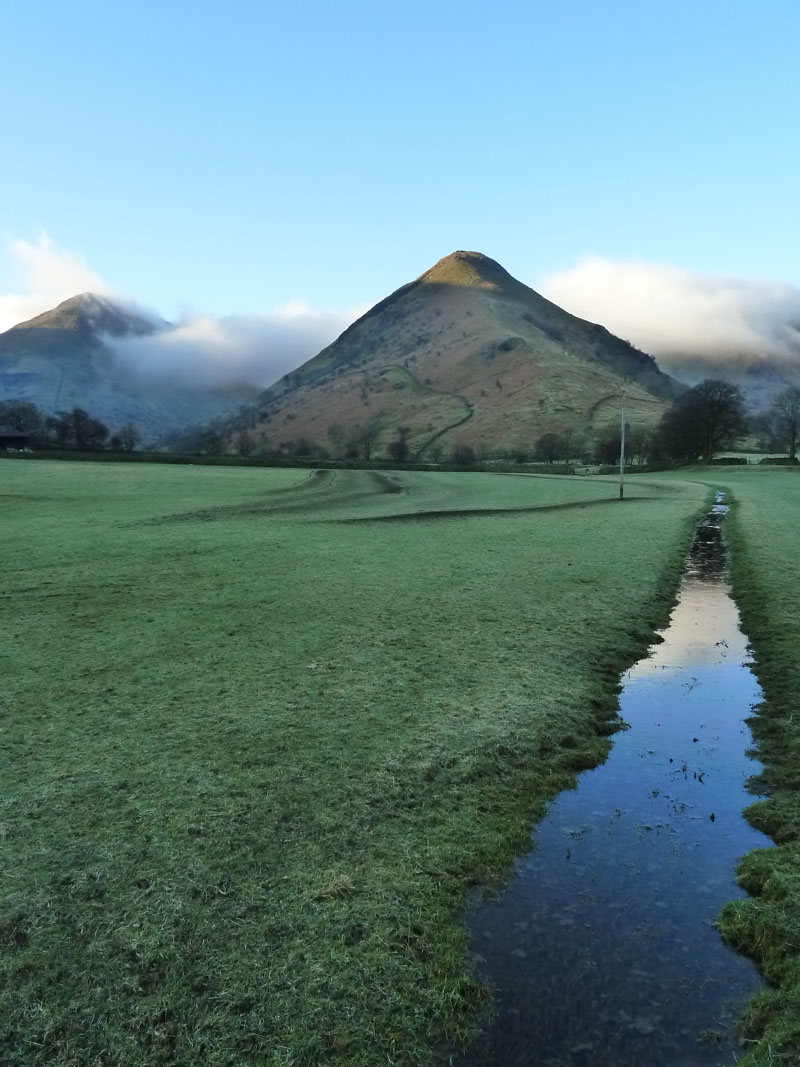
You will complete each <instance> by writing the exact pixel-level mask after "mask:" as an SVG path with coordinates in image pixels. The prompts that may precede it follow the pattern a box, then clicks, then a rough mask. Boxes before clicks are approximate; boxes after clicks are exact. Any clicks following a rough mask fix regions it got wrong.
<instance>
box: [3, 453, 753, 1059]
mask: <svg viewBox="0 0 800 1067" xmlns="http://www.w3.org/2000/svg"><path fill="white" fill-rule="evenodd" d="M729 473H730V472H728V471H726V472H725V478H726V479H729ZM626 491H627V499H626V501H625V502H624V504H619V503H618V502H617V501H616V500H615V497H616V487H615V485H614V482H613V479H612V480H608V481H606V480H604V479H600V478H593V479H583V478H576V477H565V478H548V477H539V478H536V477H524V476H503V475H484V474H456V473H454V474H444V473H443V474H426V473H411V472H409V473H400V472H396V471H395V472H391V473H387V474H382V473H380V472H370V471H338V472H319V473H314V472H307V471H298V470H271V469H248V468H213V467H178V466H160V465H158V466H155V465H154V466H150V465H137V464H120V465H117V464H88V463H87V464H78V463H75V464H73V463H66V462H64V463H57V462H47V461H41V462H36V463H31V462H27V463H26V462H10V461H8V462H5V463H2V464H0V499H1V500H2V509H3V510H2V515H3V532H4V538H3V546H4V552H3V554H4V564H5V566H4V571H3V573H4V587H3V591H2V592H3V605H4V609H5V620H6V627H5V640H4V642H3V644H2V646H1V647H2V657H3V665H2V666H3V691H2V695H1V696H0V700H1V701H2V721H1V722H0V726H1V727H2V735H0V736H2V752H3V763H4V772H3V786H2V810H0V847H1V848H2V910H0V966H1V967H2V972H3V979H2V987H1V988H2V992H1V993H0V997H2V1012H0V1060H2V1061H3V1062H4V1063H8V1064H10V1065H22V1064H25V1065H33V1064H37V1065H41V1064H48V1065H55V1064H58V1065H68V1064H69V1065H85V1064H93V1065H105V1064H108V1065H111V1064H114V1065H119V1067H134V1065H137V1067H144V1065H145V1064H146V1065H152V1064H183V1065H189V1064H192V1065H194V1064H197V1065H200V1064H203V1065H222V1064H226V1065H234V1064H254V1063H259V1064H284V1065H290V1064H294V1065H297V1067H301V1065H302V1067H306V1065H308V1067H310V1065H317V1064H324V1065H326V1067H328V1065H345V1064H347V1065H354V1067H357V1065H377V1064H387V1063H396V1064H410V1065H411V1064H426V1063H430V1062H431V1061H432V1057H433V1050H434V1049H435V1047H436V1045H437V1043H439V1042H442V1041H445V1040H460V1039H463V1038H465V1037H466V1036H468V1034H469V1032H470V1027H471V1026H472V1025H474V1021H475V1018H476V1010H477V1009H478V1008H479V1006H480V1005H481V1004H482V1003H484V1001H485V993H484V991H482V990H480V989H479V988H478V987H477V986H476V985H475V983H474V982H473V981H472V980H471V979H470V977H469V975H468V973H467V971H466V947H467V946H466V935H465V933H464V931H463V929H462V928H461V926H460V924H459V919H460V916H461V914H462V909H463V905H464V900H465V894H466V892H467V890H468V888H469V887H470V886H471V885H474V884H475V883H476V882H478V881H481V880H491V879H493V878H499V877H501V876H502V875H503V873H504V872H506V871H507V870H508V865H509V863H510V862H511V860H512V859H513V856H514V855H515V853H517V852H519V851H520V850H521V849H523V848H524V847H525V844H526V842H527V840H528V833H529V828H530V823H531V820H532V819H534V818H535V817H536V816H537V815H539V814H541V812H542V810H543V805H544V803H545V801H546V799H547V798H548V797H550V796H552V795H554V793H555V792H557V791H559V790H561V789H563V788H566V787H568V786H569V785H570V784H571V783H572V782H573V781H574V772H575V771H576V770H579V769H581V768H582V767H585V766H588V765H592V764H593V763H594V762H595V761H597V760H598V759H599V758H602V756H603V754H604V753H605V751H606V750H607V740H606V733H607V731H608V729H609V725H610V722H611V721H612V720H613V716H614V712H615V707H616V693H617V691H618V690H617V685H618V681H617V680H618V677H619V675H620V672H621V671H622V670H623V669H624V667H625V666H627V665H629V664H630V663H631V662H633V661H634V660H635V659H636V658H637V657H638V656H639V655H641V653H642V651H643V650H644V648H645V646H646V644H647V642H648V638H649V635H650V633H651V630H652V628H653V627H654V626H655V625H659V624H663V623H664V622H665V620H666V616H667V613H668V610H669V607H670V604H671V601H672V597H673V594H674V592H675V588H676V584H677V578H678V574H679V572H680V569H681V566H682V561H683V556H684V553H685V551H686V549H687V547H688V543H689V541H690V539H691V531H692V526H693V522H694V519H695V518H696V517H697V515H698V514H699V512H700V511H701V509H702V508H703V506H704V503H705V501H706V499H707V497H708V486H707V485H704V484H702V483H701V482H692V481H681V480H679V479H677V478H675V477H672V478H671V479H656V478H649V477H646V476H642V477H640V478H637V479H630V484H629V485H628V486H627V490H626ZM737 493H738V489H737ZM743 501H744V494H743ZM746 514H747V512H746V507H745V503H744V502H743V503H742V506H741V508H740V518H739V519H738V520H737V521H741V523H742V524H743V526H742V528H743V529H744V523H745V516H746ZM754 566H755V565H754Z"/></svg>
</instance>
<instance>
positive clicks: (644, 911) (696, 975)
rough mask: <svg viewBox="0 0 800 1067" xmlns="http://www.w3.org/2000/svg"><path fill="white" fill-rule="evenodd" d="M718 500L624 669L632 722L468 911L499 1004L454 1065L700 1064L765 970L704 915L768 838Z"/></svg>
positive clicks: (482, 970)
mask: <svg viewBox="0 0 800 1067" xmlns="http://www.w3.org/2000/svg"><path fill="white" fill-rule="evenodd" d="M725 510H726V509H725V507H724V505H722V504H720V503H718V505H717V507H716V508H715V509H714V510H713V511H712V513H711V514H710V515H709V516H708V517H707V518H706V520H704V522H703V523H702V524H701V525H700V527H698V531H697V536H696V538H695V543H694V545H693V548H692V553H691V556H690V560H689V562H688V565H687V571H686V575H685V577H684V581H683V586H682V591H681V596H680V602H679V604H678V606H677V607H676V609H675V611H674V613H673V616H672V619H671V622H670V626H669V628H668V629H667V630H666V631H664V633H663V635H662V636H663V638H664V641H663V643H660V644H658V645H657V646H655V647H654V648H653V649H652V650H651V655H650V656H649V657H648V659H646V660H643V661H642V662H641V663H639V664H637V665H636V666H635V667H634V668H633V669H632V670H631V671H630V672H629V673H628V674H627V675H626V677H625V679H624V690H623V693H622V695H621V698H620V704H621V713H622V717H623V719H624V720H625V721H626V723H628V724H629V726H630V729H629V730H627V731H625V732H623V733H620V734H618V735H616V736H615V738H614V747H613V749H612V752H611V755H610V756H609V758H608V760H607V762H606V763H605V764H603V765H602V766H600V767H597V768H595V769H594V770H592V771H587V772H586V773H585V774H583V775H581V777H580V780H579V784H578V788H577V789H576V790H575V791H573V792H569V793H565V794H562V795H561V796H560V797H559V798H558V799H557V800H556V801H555V802H554V803H553V804H552V805H551V807H550V809H549V812H548V815H547V817H546V818H545V819H544V820H543V821H542V822H541V823H540V824H539V825H538V826H537V827H536V828H535V830H534V834H533V838H534V842H535V845H536V849H535V850H534V851H533V852H531V853H530V854H529V855H527V856H526V857H524V858H523V859H522V860H521V861H520V863H519V865H518V870H517V873H516V875H515V877H514V879H513V881H512V882H511V884H510V885H509V886H508V888H507V889H506V890H505V891H504V892H503V893H502V894H501V895H500V896H498V897H496V898H494V899H492V900H488V901H480V902H477V903H476V904H475V905H474V906H473V908H472V909H471V911H470V914H469V915H468V924H469V928H470V931H471V933H472V939H473V940H472V944H473V952H474V960H475V967H476V971H477V973H478V974H479V975H480V976H481V977H483V978H484V979H485V980H487V981H489V982H490V983H491V984H492V985H494V986H495V987H496V989H497V1002H496V1008H497V1017H496V1019H495V1021H494V1023H493V1024H492V1026H491V1027H490V1028H489V1029H488V1030H487V1032H486V1033H485V1034H484V1036H483V1037H482V1039H481V1041H480V1043H479V1045H478V1046H477V1047H476V1049H475V1050H473V1051H472V1052H471V1053H470V1054H469V1055H463V1056H454V1057H453V1063H454V1064H458V1065H460V1067H477V1065H481V1067H489V1065H497V1067H501V1065H502V1067H514V1065H517V1067H521V1065H526V1067H527V1065H530V1067H533V1065H536V1067H590V1065H591V1067H612V1065H613V1067H661V1065H664V1067H666V1065H669V1067H678V1065H680V1067H711V1065H717V1064H733V1063H734V1062H735V1060H736V1054H737V1053H738V1054H740V1053H741V1050H740V1049H739V1046H738V1043H737V1041H736V1039H735V1037H734V1035H733V1033H732V1025H733V1023H734V1021H735V1019H736V1018H737V1016H738V1015H739V1014H740V1013H741V1011H742V1009H743V1007H744V1004H745V1002H746V1001H747V999H748V998H749V997H750V996H751V995H752V994H753V993H754V992H756V990H757V989H758V988H759V987H760V984H761V983H760V979H759V976H758V973H757V971H756V969H755V967H754V966H753V964H752V963H751V962H750V961H749V960H747V959H745V958H744V957H742V956H739V955H738V954H736V953H734V952H733V951H731V950H730V949H728V948H727V947H726V946H725V945H724V944H723V942H722V940H721V939H720V937H719V934H718V933H717V931H716V929H715V927H714V919H715V916H716V915H717V913H718V912H719V910H720V909H721V908H722V906H723V904H725V903H726V902H727V901H728V900H731V899H733V898H734V897H737V896H741V895H742V891H741V890H740V889H739V888H738V887H737V885H736V883H735V881H734V868H735V866H736V862H737V860H738V859H739V858H740V857H741V856H742V855H743V853H745V852H747V851H749V850H750V849H752V848H758V847H767V846H769V845H770V844H771V842H770V841H769V839H768V838H766V837H764V836H763V835H762V834H760V833H758V832H757V831H755V830H753V829H752V828H751V827H750V826H749V825H748V824H747V823H746V822H745V820H744V818H743V817H742V808H743V807H745V806H746V805H747V804H748V803H750V802H751V801H752V799H753V798H752V796H751V795H750V794H748V793H747V792H746V791H745V788H744V783H745V781H746V779H747V778H748V777H749V776H750V775H752V774H754V773H756V772H757V770H758V766H757V765H756V764H754V763H753V762H752V760H749V759H748V758H747V757H746V755H745V751H746V749H747V748H748V746H749V745H750V744H751V738H750V732H749V729H748V728H747V726H746V725H745V724H744V722H743V720H744V719H745V718H746V717H747V716H748V715H749V714H750V712H751V708H752V705H753V704H755V703H757V702H758V701H759V700H760V699H761V693H760V690H759V687H758V684H757V682H756V680H755V678H754V676H753V675H752V674H751V672H750V670H749V668H748V667H747V665H746V664H747V658H748V657H747V644H746V641H745V638H744V637H743V635H742V633H741V631H740V629H739V619H738V613H737V610H736V606H735V604H734V603H733V601H732V600H731V598H730V596H729V592H728V587H727V585H726V582H725V578H724V566H725V556H724V548H723V546H722V542H721V537H720V533H719V526H720V523H721V520H722V515H723V514H724V512H725Z"/></svg>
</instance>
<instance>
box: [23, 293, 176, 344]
mask: <svg viewBox="0 0 800 1067" xmlns="http://www.w3.org/2000/svg"><path fill="white" fill-rule="evenodd" d="M166 325H167V323H165V322H161V321H160V320H158V319H155V318H149V317H147V316H146V315H144V314H142V313H141V312H139V311H135V310H129V309H128V308H126V307H125V306H124V305H123V304H120V303H117V302H116V301H115V300H111V299H109V298H108V297H105V296H99V295H98V294H97V293H79V294H78V295H77V296H71V297H69V299H68V300H62V302H61V303H60V304H58V305H57V306H56V307H54V308H52V309H51V310H50V311H45V312H44V313H43V314H41V315H37V316H36V317H35V318H32V319H28V321H27V322H21V323H19V324H18V325H17V326H14V327H12V328H13V329H14V330H31V329H42V330H70V331H75V332H78V333H81V334H84V335H87V336H88V335H94V336H98V335H101V334H102V335H106V336H110V337H131V336H133V337H141V336H142V335H144V334H150V333H154V332H155V331H156V330H158V329H163V328H164V327H165V326H166Z"/></svg>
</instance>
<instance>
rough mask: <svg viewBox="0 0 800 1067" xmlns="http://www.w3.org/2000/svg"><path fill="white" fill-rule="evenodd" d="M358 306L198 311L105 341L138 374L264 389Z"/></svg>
mask: <svg viewBox="0 0 800 1067" xmlns="http://www.w3.org/2000/svg"><path fill="white" fill-rule="evenodd" d="M362 310H363V309H354V310H352V311H348V312H333V311H316V310H315V309H314V308H310V307H308V306H307V305H305V304H302V303H299V302H296V303H291V304H288V305H286V307H283V308H279V309H278V310H276V311H274V312H272V313H270V314H267V315H231V316H228V317H226V318H220V319H218V318H212V317H210V316H198V317H195V318H192V319H189V320H187V321H186V322H183V323H180V324H179V325H177V326H175V327H174V328H172V329H170V330H165V331H163V332H160V333H156V334H152V335H151V336H148V337H135V338H126V339H123V340H115V341H112V342H110V343H111V344H112V346H113V348H114V350H115V352H116V353H117V354H118V355H119V356H120V358H121V359H123V360H124V361H125V362H126V363H127V364H128V366H129V367H131V369H133V370H135V371H136V372H137V373H138V374H140V375H141V376H143V377H149V378H153V379H159V378H160V379H172V380H175V379H177V380H179V381H183V382H186V383H187V384H190V385H191V384H194V385H204V386H209V385H228V384H234V383H236V384H247V385H257V386H259V387H260V388H266V387H267V386H269V385H272V383H273V382H275V381H277V379H278V378H280V377H281V376H282V375H283V374H286V373H287V372H288V371H290V370H294V369H295V367H297V366H299V365H300V364H301V363H304V362H305V361H306V360H307V359H310V358H311V357H312V356H315V355H316V354H317V352H319V351H320V349H322V348H324V347H325V346H326V345H328V344H330V343H331V341H334V340H335V339H336V338H337V337H338V336H339V334H340V333H341V332H342V331H343V330H344V329H346V327H347V326H349V325H350V323H351V322H353V321H354V320H355V319H356V318H357V317H358V316H359V315H360V314H361V313H362Z"/></svg>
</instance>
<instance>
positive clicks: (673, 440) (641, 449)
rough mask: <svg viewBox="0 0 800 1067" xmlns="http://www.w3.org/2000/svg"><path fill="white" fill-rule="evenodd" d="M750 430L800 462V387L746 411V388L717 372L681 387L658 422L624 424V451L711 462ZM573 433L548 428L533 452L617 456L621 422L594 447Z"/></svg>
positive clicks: (607, 459)
mask: <svg viewBox="0 0 800 1067" xmlns="http://www.w3.org/2000/svg"><path fill="white" fill-rule="evenodd" d="M749 435H753V436H755V437H756V438H757V439H758V441H759V444H760V445H761V446H762V448H763V449H764V450H765V451H771V452H785V453H786V455H787V458H788V460H789V462H790V463H794V462H796V455H797V445H798V437H800V389H798V388H796V387H794V386H792V387H790V388H788V389H784V390H783V392H781V393H778V394H777V395H776V397H775V398H774V400H773V402H772V405H771V407H770V408H769V410H768V411H766V412H762V413H760V414H759V415H756V416H751V417H748V414H747V411H746V407H745V400H744V396H743V394H742V391H741V390H740V389H739V388H738V386H736V385H732V384H731V383H730V382H726V381H723V380H722V379H718V378H706V379H705V380H704V381H702V382H700V383H699V384H698V385H696V386H694V387H693V388H692V389H687V390H686V392H685V393H682V394H681V396H679V397H678V399H677V400H675V402H674V403H673V404H672V406H671V407H670V408H669V409H668V410H667V411H666V412H665V413H664V415H663V416H662V418H661V421H660V422H659V423H658V424H657V425H656V426H654V427H652V428H648V427H644V426H630V425H628V424H626V431H625V455H626V458H627V459H628V461H629V462H630V461H631V460H633V461H635V462H637V463H640V464H644V463H651V464H654V465H658V464H662V463H665V462H677V463H692V462H702V463H708V462H710V461H711V460H712V459H713V457H714V455H715V453H717V452H721V451H724V450H726V449H732V448H734V447H736V445H737V444H738V443H739V442H740V441H741V440H742V438H744V437H747V436H749ZM575 444H576V442H575V436H574V435H560V434H555V433H546V434H542V436H541V437H540V438H539V439H538V440H537V442H536V445H535V447H534V449H533V453H532V454H533V458H534V459H535V460H538V461H540V462H543V463H553V462H557V461H558V460H562V461H566V460H569V459H573V458H575V456H577V455H582V456H583V458H585V459H587V460H589V459H593V460H594V461H595V462H596V463H600V464H613V463H616V462H618V461H619V457H620V448H621V427H620V426H617V425H614V426H607V427H605V428H604V429H603V430H602V431H601V432H600V433H599V434H598V435H597V437H596V438H595V440H594V443H593V446H592V448H590V449H584V450H583V451H581V450H580V449H578V450H577V451H576V448H575Z"/></svg>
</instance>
